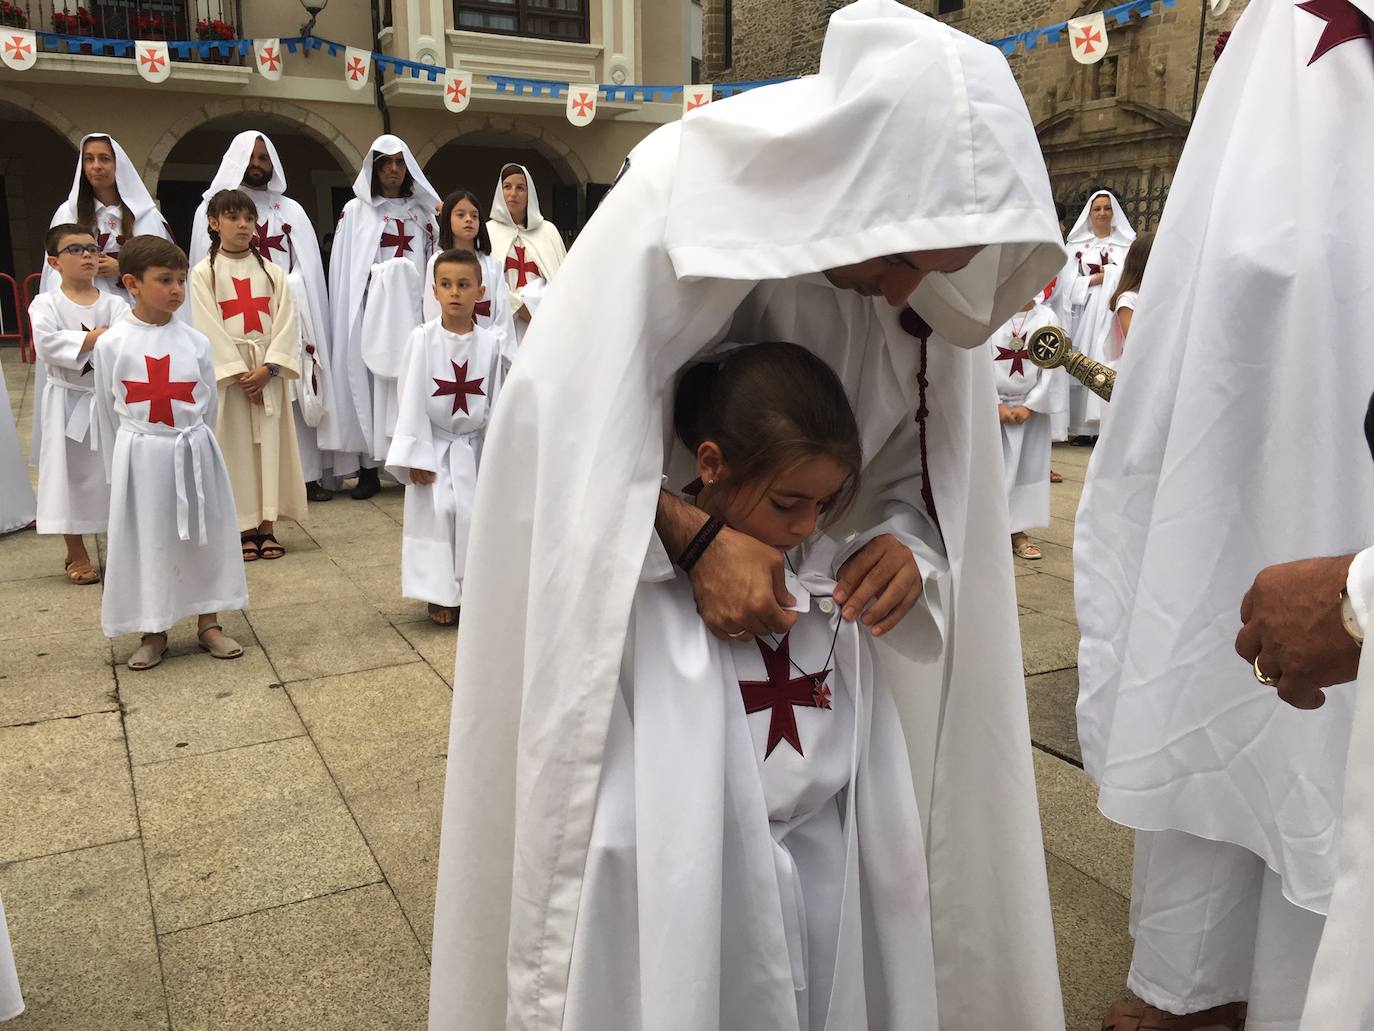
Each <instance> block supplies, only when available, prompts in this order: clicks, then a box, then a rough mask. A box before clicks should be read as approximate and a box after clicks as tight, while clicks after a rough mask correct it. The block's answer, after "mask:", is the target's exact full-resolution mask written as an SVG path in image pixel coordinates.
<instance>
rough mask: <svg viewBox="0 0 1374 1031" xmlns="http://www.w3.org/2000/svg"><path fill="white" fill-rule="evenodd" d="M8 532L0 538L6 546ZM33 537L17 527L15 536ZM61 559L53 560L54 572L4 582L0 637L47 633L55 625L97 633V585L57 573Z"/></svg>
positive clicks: (21, 540) (65, 628)
mask: <svg viewBox="0 0 1374 1031" xmlns="http://www.w3.org/2000/svg"><path fill="white" fill-rule="evenodd" d="M11 537H12V535H10V534H6V535H5V537H4V538H3V540H4V542H5V550H9V546H10V543H11ZM25 537H32V538H36V537H37V535H36V534H34V533H33V532H32V531H31V530H29V531H21V532H20V533H19V534H18V537H17V539H18V540H19V542H20V545H21V546H22V545H23V543H24V538H25ZM61 571H62V560H61V558H60V557H59V558H58V560H57V572H58V574H59V575H57V576H46V577H42V578H36V579H25V580H20V581H17V582H16V581H11V582H9V583H7V584H5V586H4V598H5V601H4V604H3V605H0V641H13V640H14V639H16V638H19V637H34V636H36V635H39V634H50V633H52V632H53V630H55V629H61V630H86V631H89V632H91V633H93V634H94V635H95V636H96V637H99V636H100V588H98V587H90V586H88V587H79V586H77V585H76V584H73V583H71V582H70V581H69V580H68V579H67V578H66V577H65V576H62V575H60V574H61Z"/></svg>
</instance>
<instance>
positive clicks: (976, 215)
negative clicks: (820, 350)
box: [667, 0, 1064, 347]
mask: <svg viewBox="0 0 1374 1031" xmlns="http://www.w3.org/2000/svg"><path fill="white" fill-rule="evenodd" d="M980 244H981V245H987V246H986V250H984V251H983V252H982V253H981V254H979V255H978V257H977V258H975V259H974V261H973V262H972V263H971V264H970V265H969V266H968V268H967V269H965V270H962V271H960V272H957V273H953V274H950V275H936V276H931V277H929V278H928V279H927V280H926V282H925V283H923V284H922V285H921V287H920V289H919V290H918V291H917V292H916V294H915V296H914V298H913V302H912V306H913V307H914V308H916V310H917V311H919V312H920V313H921V315H922V316H924V317H925V319H926V321H927V322H929V323H930V325H931V326H932V327H933V328H934V330H935V332H936V333H937V334H939V335H940V336H941V337H943V338H944V339H945V340H947V341H949V342H951V343H954V344H958V345H959V346H962V347H977V346H980V345H981V344H982V343H983V341H985V340H986V339H987V338H988V335H989V334H990V333H991V332H992V330H993V329H995V328H996V327H997V326H999V325H1001V324H1002V323H1003V322H1004V321H1005V320H1006V319H1007V317H1008V316H1009V315H1011V313H1012V312H1014V311H1016V310H1017V309H1018V308H1020V307H1021V305H1022V304H1024V303H1025V299H1026V298H1027V297H1029V296H1030V295H1031V294H1033V293H1034V292H1035V291H1037V290H1039V289H1040V288H1041V287H1043V286H1044V285H1045V284H1046V283H1048V282H1049V281H1050V279H1051V278H1053V277H1054V274H1055V273H1056V272H1057V271H1058V270H1059V269H1060V268H1061V267H1062V266H1063V264H1064V252H1063V249H1062V247H1061V244H1060V235H1059V224H1058V221H1057V219H1056V218H1055V211H1054V202H1053V199H1052V197H1051V194H1050V184H1049V178H1048V176H1047V175H1046V173H1045V164H1044V159H1043V158H1042V157H1041V154H1040V146H1039V143H1038V142H1037V141H1036V138H1035V129H1034V126H1033V124H1032V123H1031V119H1030V116H1029V114H1028V113H1027V111H1026V106H1025V101H1024V100H1023V99H1022V97H1021V93H1020V90H1019V89H1018V87H1017V85H1016V82H1015V80H1014V79H1013V78H1012V75H1011V71H1010V69H1009V68H1008V67H1007V62H1006V58H1004V57H1003V56H1002V54H1001V53H1000V52H999V51H998V50H997V49H996V48H995V47H991V46H988V45H987V44H985V43H981V42H979V41H978V40H976V39H974V38H973V37H971V36H967V35H965V34H964V33H962V32H959V31H957V30H955V29H951V28H949V27H948V26H946V25H942V24H941V23H940V22H938V21H935V20H934V19H932V18H928V17H926V16H925V15H922V14H918V13H917V12H915V11H912V10H910V9H908V8H904V7H902V6H900V5H898V4H895V3H890V2H886V0H856V2H855V3H852V4H850V5H849V6H848V7H846V8H844V9H842V10H840V11H839V12H837V13H836V14H835V15H834V16H833V17H832V18H831V19H830V28H829V31H828V32H827V33H826V37H825V46H824V49H823V51H822V53H821V68H820V73H819V74H818V75H814V76H809V77H807V78H803V79H798V80H795V81H792V82H786V83H779V84H777V85H773V86H768V87H765V88H762V89H756V90H751V91H749V92H748V93H744V94H741V95H739V96H736V97H733V98H731V99H729V100H726V101H723V102H719V103H715V104H712V105H710V106H709V107H708V108H705V109H703V110H702V111H700V112H698V113H697V114H696V115H695V116H694V117H693V118H691V119H689V120H687V121H686V122H685V123H684V124H683V126H682V145H681V151H680V154H679V158H678V171H677V174H676V176H675V177H674V186H673V200H672V209H671V211H670V214H669V218H668V228H667V245H668V250H669V253H670V255H671V257H672V261H673V266H674V268H675V269H676V271H677V274H678V276H679V277H681V278H688V277H704V278H718V279H742V280H762V279H786V278H789V277H792V276H799V275H804V274H806V273H811V272H819V271H822V270H824V269H829V268H834V267H836V266H840V265H848V264H852V263H855V262H859V261H864V260H867V259H870V258H874V257H878V256H880V255H885V254H895V253H900V252H904V251H917V250H934V249H940V248H947V247H964V246H972V245H980Z"/></svg>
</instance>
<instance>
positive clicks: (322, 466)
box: [189, 130, 339, 483]
mask: <svg viewBox="0 0 1374 1031" xmlns="http://www.w3.org/2000/svg"><path fill="white" fill-rule="evenodd" d="M259 140H261V141H262V145H263V147H264V148H265V149H266V151H267V157H268V160H269V161H270V162H271V166H272V172H271V175H270V176H269V177H268V179H267V181H266V183H261V182H260V180H261V178H262V176H261V174H259V171H255V174H254V176H253V183H258V185H254V184H253V183H250V182H249V181H248V177H249V173H250V167H249V166H250V163H252V159H253V151H254V149H255V148H256V146H257V144H258V141H259ZM260 171H265V169H262V170H260ZM220 190H243V191H245V192H246V193H247V194H248V196H250V197H252V198H253V203H254V204H256V205H257V209H258V219H259V222H258V229H257V235H256V237H255V239H254V243H255V245H256V246H257V249H258V253H259V254H261V255H262V256H263V257H264V258H266V259H267V260H268V261H270V262H272V263H273V264H274V265H277V266H278V267H280V268H281V269H282V271H284V272H286V273H287V274H288V275H290V274H291V273H298V274H299V276H300V278H301V285H302V287H303V291H302V292H303V294H304V297H305V301H306V304H307V305H308V307H309V312H308V317H309V321H310V327H311V332H310V333H309V334H305V333H302V334H301V338H302V339H301V354H300V357H299V358H298V360H297V362H296V365H297V367H298V368H299V369H300V370H301V377H300V380H299V381H293V382H292V383H291V384H290V394H291V399H292V401H293V403H294V404H295V406H296V414H295V425H296V430H295V432H296V439H297V443H298V450H299V451H300V463H301V473H302V475H304V476H305V478H306V480H307V481H308V482H310V483H318V482H319V481H320V479H321V478H323V477H325V476H327V475H328V473H329V472H330V469H331V465H330V462H331V458H330V453H331V452H333V451H335V450H337V449H338V447H339V440H338V428H337V425H336V422H335V417H334V414H333V411H332V403H331V401H332V399H329V398H328V380H329V375H330V371H329V370H330V346H329V343H330V334H329V290H328V286H327V284H326V281H325V274H324V259H323V258H322V257H321V255H320V241H319V237H318V235H317V234H316V232H315V226H314V224H313V223H312V222H311V221H310V216H309V215H307V214H306V212H305V208H303V207H301V205H300V204H299V203H297V202H296V201H294V200H292V199H291V198H290V197H288V196H287V195H286V173H285V172H283V171H282V163H281V158H280V157H279V156H278V155H277V148H276V147H275V146H273V145H272V140H271V139H270V138H269V137H268V136H267V135H266V134H265V133H260V132H257V131H255V130H248V131H246V132H241V133H239V134H238V135H237V136H235V137H234V138H233V140H231V141H230V143H229V149H228V150H226V151H225V152H224V159H223V160H222V161H221V162H220V166H219V170H218V171H217V172H216V173H215V178H214V179H213V180H212V181H211V183H210V187H209V189H207V190H206V191H205V193H204V194H202V197H203V199H202V201H201V203H200V207H198V208H197V209H196V214H195V218H194V219H192V223H191V226H192V228H191V249H190V251H189V256H190V259H191V267H192V268H195V267H196V265H198V264H200V262H201V261H203V260H204V259H205V258H206V257H207V256H208V255H209V253H210V233H209V230H208V228H207V225H208V223H207V221H206V218H205V212H206V209H207V208H208V207H209V204H210V198H211V197H213V196H214V195H215V194H217V193H219V192H220ZM307 335H308V337H309V340H308V341H307V339H306V337H307ZM307 378H308V379H309V380H310V384H306V382H305V380H306V379H307ZM307 389H312V390H315V391H316V392H317V393H318V394H319V395H320V405H319V411H318V417H317V418H316V419H315V421H314V422H311V421H310V419H309V418H307V417H306V409H307V407H308V405H309V402H308V401H306V400H304V399H303V398H302V397H301V395H302V394H303V393H304V392H305V391H306V390H307Z"/></svg>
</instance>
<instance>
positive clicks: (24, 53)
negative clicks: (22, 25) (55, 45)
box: [5, 36, 33, 61]
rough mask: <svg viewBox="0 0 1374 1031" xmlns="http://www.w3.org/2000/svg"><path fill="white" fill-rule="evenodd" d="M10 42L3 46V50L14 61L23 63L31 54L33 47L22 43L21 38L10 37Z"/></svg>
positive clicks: (22, 39) (22, 38)
mask: <svg viewBox="0 0 1374 1031" xmlns="http://www.w3.org/2000/svg"><path fill="white" fill-rule="evenodd" d="M12 40H13V41H12V42H10V43H6V44H5V49H6V50H7V51H8V52H9V53H11V54H13V55H14V58H15V60H17V61H25V60H27V59H28V56H29V54H31V53H33V47H31V46H29V45H28V43H26V42H25V41H24V37H23V36H14V37H12Z"/></svg>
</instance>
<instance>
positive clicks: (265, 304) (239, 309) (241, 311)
mask: <svg viewBox="0 0 1374 1031" xmlns="http://www.w3.org/2000/svg"><path fill="white" fill-rule="evenodd" d="M229 281H230V282H231V283H233V284H234V299H233V300H232V301H220V302H219V314H220V318H222V319H223V320H224V321H225V322H228V321H229V320H230V319H232V318H233V317H234V316H235V315H242V316H243V331H244V332H245V333H261V332H263V328H262V317H263V316H264V315H270V314H271V312H272V295H271V294H263V295H262V296H261V297H254V296H253V280H252V279H251V278H248V279H239V278H238V277H237V276H230V277H229Z"/></svg>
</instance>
